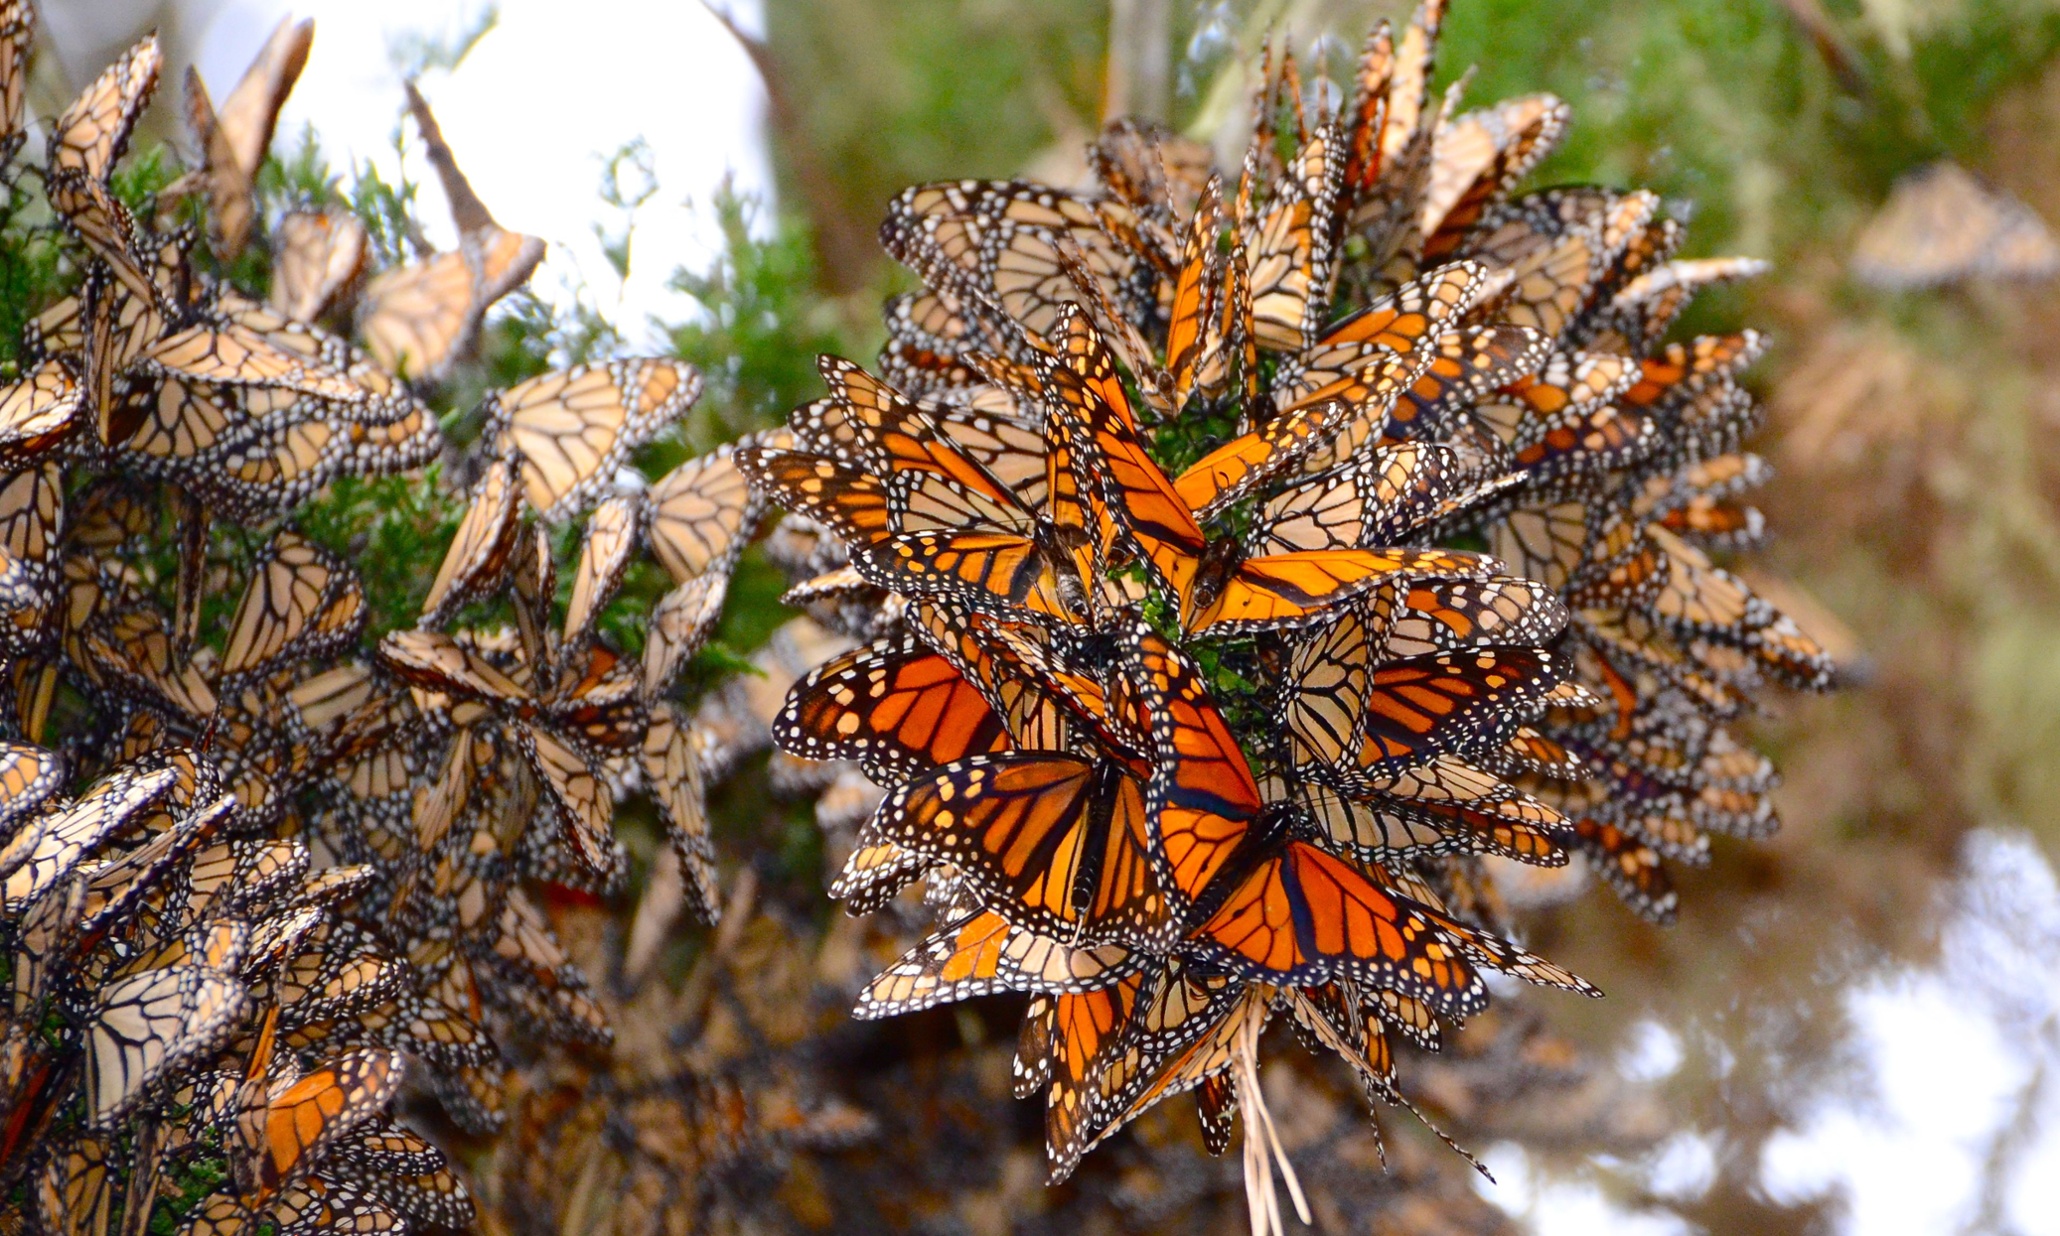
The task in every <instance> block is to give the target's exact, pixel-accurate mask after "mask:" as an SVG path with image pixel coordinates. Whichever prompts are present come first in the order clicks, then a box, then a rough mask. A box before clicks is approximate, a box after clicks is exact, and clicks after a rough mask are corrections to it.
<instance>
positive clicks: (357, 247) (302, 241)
mask: <svg viewBox="0 0 2060 1236" xmlns="http://www.w3.org/2000/svg"><path fill="white" fill-rule="evenodd" d="M367 257H368V248H367V241H366V236H365V225H364V224H362V223H360V222H358V220H357V217H356V216H355V215H350V214H346V213H344V212H342V211H338V210H327V211H313V210H296V211H292V212H290V213H288V214H287V215H285V216H284V217H282V218H281V219H280V220H279V223H278V225H277V226H276V227H275V228H274V229H273V233H272V287H271V291H270V293H269V298H268V300H267V302H266V303H268V304H269V305H271V307H272V308H274V309H276V310H278V311H279V312H280V313H282V314H284V315H285V316H286V317H288V318H291V319H292V320H294V321H296V322H312V321H315V320H316V319H318V318H320V317H322V316H323V315H324V314H325V313H327V312H328V311H329V309H330V306H331V305H333V304H335V303H336V302H337V301H338V300H339V299H342V298H343V297H344V296H345V295H346V294H347V293H348V292H349V290H350V289H351V287H352V286H353V285H355V284H357V283H358V282H359V281H360V280H361V279H362V278H363V277H364V273H365V263H366V259H367Z"/></svg>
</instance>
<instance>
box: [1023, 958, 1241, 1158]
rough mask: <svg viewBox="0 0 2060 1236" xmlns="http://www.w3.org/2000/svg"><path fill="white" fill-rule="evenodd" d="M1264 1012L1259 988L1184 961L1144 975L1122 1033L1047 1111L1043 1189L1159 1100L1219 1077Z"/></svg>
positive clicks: (1092, 1061) (1164, 964)
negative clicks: (1242, 1036) (1072, 1090)
mask: <svg viewBox="0 0 2060 1236" xmlns="http://www.w3.org/2000/svg"><path fill="white" fill-rule="evenodd" d="M1056 999H1064V997H1057V998H1056ZM1269 1005H1270V1001H1269V1000H1268V999H1267V998H1266V996H1265V995H1264V994H1263V990H1262V989H1259V988H1255V987H1253V986H1252V985H1250V984H1248V983H1245V982H1243V981H1241V980H1238V979H1235V978H1231V977H1229V976H1226V975H1222V974H1218V973H1213V972H1211V971H1209V970H1208V969H1207V968H1205V967H1200V966H1197V965H1195V964H1194V963H1193V962H1192V960H1191V959H1188V958H1184V957H1180V956H1175V957H1173V958H1170V959H1168V960H1167V961H1166V962H1164V963H1162V964H1161V965H1160V967H1159V968H1158V969H1157V970H1156V971H1154V972H1152V973H1150V974H1148V975H1147V982H1146V983H1145V990H1144V991H1143V992H1141V993H1140V994H1139V995H1137V996H1136V997H1135V998H1134V1000H1133V1005H1132V1009H1131V1011H1130V1014H1129V1017H1128V1024H1127V1025H1126V1026H1125V1027H1124V1031H1125V1032H1124V1033H1122V1034H1120V1035H1119V1036H1116V1037H1115V1038H1114V1040H1113V1041H1112V1042H1110V1043H1108V1044H1107V1045H1106V1046H1105V1047H1104V1048H1103V1050H1102V1051H1101V1052H1100V1053H1099V1054H1098V1055H1097V1056H1096V1057H1094V1058H1092V1059H1091V1061H1090V1062H1089V1064H1088V1067H1087V1068H1086V1069H1085V1070H1083V1072H1084V1076H1082V1077H1081V1079H1080V1082H1079V1083H1078V1085H1077V1090H1078V1091H1079V1093H1078V1097H1073V1098H1070V1101H1068V1102H1063V1103H1060V1104H1057V1105H1056V1107H1057V1110H1056V1111H1054V1110H1053V1107H1054V1105H1048V1107H1047V1118H1046V1125H1045V1128H1046V1142H1045V1147H1046V1149H1045V1153H1046V1158H1047V1161H1048V1163H1049V1170H1048V1171H1047V1173H1046V1177H1045V1178H1046V1181H1047V1183H1057V1182H1059V1181H1062V1180H1064V1179H1065V1178H1066V1177H1067V1176H1069V1175H1071V1174H1072V1171H1073V1169H1074V1168H1075V1167H1076V1166H1078V1164H1079V1161H1080V1159H1081V1158H1082V1157H1084V1156H1085V1155H1086V1153H1087V1152H1088V1151H1089V1150H1092V1149H1093V1148H1094V1147H1095V1146H1097V1145H1099V1144H1100V1143H1101V1142H1102V1140H1103V1139H1105V1138H1106V1137H1108V1136H1109V1135H1110V1134H1111V1133H1113V1132H1115V1131H1116V1130H1117V1129H1119V1128H1121V1127H1123V1125H1125V1124H1127V1123H1128V1122H1129V1121H1131V1120H1133V1119H1135V1118H1136V1117H1137V1116H1138V1115H1140V1114H1141V1113H1143V1112H1144V1111H1145V1110H1146V1109H1147V1108H1149V1107H1151V1106H1152V1105H1154V1104H1155V1103H1157V1102H1158V1101H1159V1100H1160V1099H1163V1098H1165V1097H1166V1096H1168V1095H1171V1094H1177V1093H1180V1092H1182V1091H1185V1090H1189V1089H1192V1088H1194V1087H1195V1086H1198V1085H1200V1084H1202V1082H1203V1081H1204V1080H1205V1079H1206V1078H1208V1077H1210V1076H1214V1075H1217V1074H1220V1073H1221V1072H1222V1071H1223V1070H1224V1069H1225V1068H1226V1067H1228V1065H1229V1063H1230V1055H1229V1053H1230V1049H1231V1044H1232V1043H1233V1042H1234V1041H1235V1039H1236V1037H1237V1035H1238V1034H1239V1033H1242V1032H1247V1031H1246V1026H1247V1023H1248V1022H1251V1021H1256V1022H1258V1024H1259V1025H1261V1026H1263V1025H1264V1024H1265V1022H1266V1020H1267V1019H1268V1017H1269V1012H1270V1010H1269ZM1056 1089H1057V1088H1056V1087H1055V1090H1056ZM1055 1097H1056V1098H1058V1099H1067V1098H1068V1097H1069V1096H1067V1095H1065V1094H1063V1093H1060V1094H1057V1095H1055ZM1054 1116H1061V1117H1064V1116H1071V1117H1072V1118H1073V1119H1072V1120H1064V1119H1054Z"/></svg>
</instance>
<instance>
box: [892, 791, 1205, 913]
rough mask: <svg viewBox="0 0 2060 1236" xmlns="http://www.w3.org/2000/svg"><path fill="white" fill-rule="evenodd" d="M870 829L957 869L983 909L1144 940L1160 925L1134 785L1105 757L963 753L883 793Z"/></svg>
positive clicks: (1159, 893) (1161, 900)
mask: <svg viewBox="0 0 2060 1236" xmlns="http://www.w3.org/2000/svg"><path fill="white" fill-rule="evenodd" d="M873 827H874V828H875V829H876V830H877V833H878V835H879V836H880V837H881V838H883V839H885V840H889V841H892V842H894V843H895V844H896V845H899V846H902V847H904V848H906V849H908V850H910V851H911V852H913V853H916V854H920V855H922V856H924V857H926V858H928V859H930V860H931V861H933V862H949V863H951V864H953V865H954V866H956V867H958V868H959V869H960V870H961V871H962V872H963V873H964V877H965V879H966V881H967V882H968V884H969V886H971V887H972V888H975V889H977V890H979V892H980V895H981V897H982V899H983V901H984V902H985V903H986V904H987V905H988V906H989V907H990V908H993V909H995V910H996V911H997V912H998V913H1000V914H1002V915H1003V916H1004V917H1006V918H1009V919H1010V920H1011V921H1013V922H1015V923H1017V924H1018V925H1020V926H1023V927H1027V928H1030V929H1032V930H1034V931H1038V932H1040V933H1041V934H1047V935H1051V936H1053V937H1055V938H1058V939H1061V940H1067V941H1073V942H1077V943H1105V942H1106V943H1121V944H1130V945H1142V944H1145V943H1149V942H1151V941H1153V940H1159V939H1163V937H1164V935H1165V933H1166V932H1167V930H1168V929H1169V924H1170V922H1171V919H1170V918H1169V915H1168V905H1167V900H1166V897H1165V894H1164V892H1163V890H1162V889H1161V888H1160V885H1159V880H1158V876H1157V873H1156V871H1155V869H1154V867H1155V864H1154V861H1153V858H1152V843H1151V839H1150V835H1149V831H1148V829H1149V825H1148V824H1147V822H1146V819H1145V815H1144V797H1143V790H1142V787H1141V786H1140V785H1139V784H1138V782H1137V781H1136V780H1135V779H1133V778H1132V777H1131V776H1130V775H1129V774H1128V773H1126V772H1125V771H1124V770H1123V768H1122V766H1121V765H1118V764H1115V763H1113V762H1111V761H1105V760H1104V761H1091V760H1085V759H1081V758H1079V757H1076V756H1064V755H1060V754H1057V753H1051V752H1013V753H1002V754H998V755H983V756H972V757H968V758H966V759H963V760H960V761H958V762H957V763H954V764H949V765H946V766H944V767H943V768H941V769H939V770H937V771H936V772H935V773H932V774H930V775H928V776H926V777H923V778H920V779H917V780H913V781H910V782H909V783H907V784H905V785H903V786H901V787H900V788H899V789H897V790H895V791H894V792H893V793H891V794H889V795H888V797H887V799H886V800H885V801H884V802H883V803H882V804H881V805H880V809H879V811H878V813H877V814H876V815H875V816H874V823H873Z"/></svg>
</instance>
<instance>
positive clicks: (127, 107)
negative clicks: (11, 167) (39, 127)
mask: <svg viewBox="0 0 2060 1236" xmlns="http://www.w3.org/2000/svg"><path fill="white" fill-rule="evenodd" d="M163 66H164V53H163V51H162V50H160V49H159V47H158V42H157V36H156V35H151V36H149V37H148V38H145V39H144V40H143V41H142V42H140V43H138V44H136V45H135V46H134V47H131V48H130V49H129V50H128V51H126V52H124V53H123V54H122V58H121V59H119V60H117V61H115V62H114V63H113V64H111V65H109V66H108V67H107V69H106V70H105V71H104V72H102V73H101V75H100V76H99V77H97V78H95V79H94V80H93V83H92V84H91V85H89V86H87V87H86V89H85V91H84V92H83V93H81V94H80V95H79V97H78V98H76V99H74V100H73V101H72V103H71V105H70V106H69V107H67V108H65V109H64V111H63V112H62V113H61V114H59V116H58V117H57V120H56V121H55V123H54V124H53V125H52V126H51V128H52V134H53V137H52V141H51V143H50V168H51V171H52V172H53V173H63V172H67V171H76V172H80V173H82V174H84V175H86V176H88V177H91V178H93V179H94V180H98V181H102V182H105V181H106V179H107V177H108V175H109V174H110V173H111V172H113V170H114V165H115V164H116V163H118V162H120V161H121V157H122V152H123V151H124V150H126V149H127V148H128V144H129V135H130V133H131V132H132V131H133V130H134V129H135V127H136V119H137V117H139V116H141V115H142V114H143V109H144V107H145V106H147V105H148V104H149V102H150V95H151V92H152V91H154V90H155V89H156V88H157V75H158V71H159V70H160V69H161V68H162V67H163Z"/></svg>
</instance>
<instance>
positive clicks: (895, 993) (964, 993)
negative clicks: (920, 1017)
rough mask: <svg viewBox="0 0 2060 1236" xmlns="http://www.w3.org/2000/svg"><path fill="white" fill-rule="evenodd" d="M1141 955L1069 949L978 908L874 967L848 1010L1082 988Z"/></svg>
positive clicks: (888, 1011)
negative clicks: (874, 973)
mask: <svg viewBox="0 0 2060 1236" xmlns="http://www.w3.org/2000/svg"><path fill="white" fill-rule="evenodd" d="M1144 961H1145V958H1144V955H1143V954H1140V953H1135V952H1133V951H1131V950H1130V949H1126V948H1124V947H1122V946H1121V945H1115V944H1104V945H1100V946H1097V947H1092V948H1074V947H1069V946H1067V945H1065V944H1062V943H1060V942H1059V941H1057V940H1053V939H1050V938H1048V937H1045V936H1039V935H1036V934H1035V933H1032V932H1027V931H1024V930H1022V929H1021V928H1019V927H1015V926H1012V925H1011V924H1010V923H1009V922H1008V920H1006V919H1005V918H1003V917H1002V916H1001V915H999V914H996V913H995V912H993V911H992V910H979V911H975V912H973V913H971V914H967V915H965V916H962V917H960V918H959V919H957V920H956V921H954V922H951V923H949V924H947V925H946V926H944V927H943V928H941V929H939V930H938V931H936V932H934V933H932V934H931V935H930V936H928V937H927V938H925V939H924V940H923V941H922V942H921V943H919V944H917V945H916V946H915V947H914V948H913V949H911V950H909V952H908V954H907V955H906V956H904V957H902V958H901V960H899V961H897V962H895V963H894V965H892V966H890V967H888V968H887V969H886V970H884V971H882V972H881V973H880V975H879V976H878V977H876V978H875V979H873V981H872V982H871V983H869V984H867V985H866V988H865V990H864V991H862V992H860V993H859V997H858V1005H857V1007H856V1008H854V1009H853V1010H852V1016H854V1017H858V1018H862V1019H873V1018H880V1017H893V1016H897V1015H899V1014H902V1013H912V1012H916V1011H917V1010H920V1009H926V1008H931V1007H933V1006H935V1005H939V1004H947V1003H951V1002H953V1001H957V1000H966V999H971V998H972V997H974V996H981V995H987V994H989V993H992V992H997V991H1051V992H1080V991H1088V990H1092V989H1094V988H1098V987H1106V986H1108V985H1109V984H1110V983H1112V982H1115V981H1116V980H1118V979H1120V978H1122V977H1124V976H1125V975H1126V974H1128V973H1129V972H1130V971H1132V970H1134V969H1136V968H1137V967H1138V966H1140V965H1142V964H1144Z"/></svg>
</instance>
